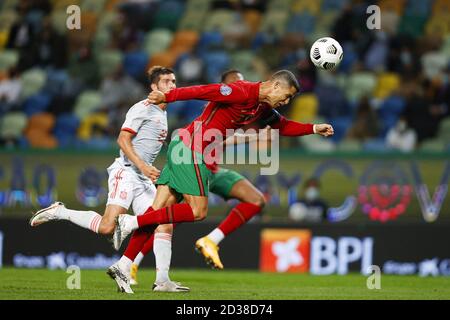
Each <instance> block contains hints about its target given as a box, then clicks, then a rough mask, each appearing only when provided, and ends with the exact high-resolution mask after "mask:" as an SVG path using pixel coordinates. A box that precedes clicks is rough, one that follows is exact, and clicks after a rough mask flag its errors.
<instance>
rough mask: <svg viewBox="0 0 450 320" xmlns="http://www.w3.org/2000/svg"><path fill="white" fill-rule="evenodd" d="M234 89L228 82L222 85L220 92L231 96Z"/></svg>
mask: <svg viewBox="0 0 450 320" xmlns="http://www.w3.org/2000/svg"><path fill="white" fill-rule="evenodd" d="M232 91H233V89H231V88H230V87H229V86H227V85H226V84H223V85H221V86H220V93H221V94H222V95H223V96H229V95H230V94H231V92H232Z"/></svg>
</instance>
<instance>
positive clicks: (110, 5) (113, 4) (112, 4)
mask: <svg viewBox="0 0 450 320" xmlns="http://www.w3.org/2000/svg"><path fill="white" fill-rule="evenodd" d="M123 2H125V0H108V2H107V3H106V4H105V10H106V12H111V11H113V10H115V9H116V8H117V6H118V5H120V4H121V3H123Z"/></svg>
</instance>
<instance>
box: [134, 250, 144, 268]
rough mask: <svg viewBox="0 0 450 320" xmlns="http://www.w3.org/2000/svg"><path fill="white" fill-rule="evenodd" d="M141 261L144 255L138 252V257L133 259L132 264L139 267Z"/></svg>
mask: <svg viewBox="0 0 450 320" xmlns="http://www.w3.org/2000/svg"><path fill="white" fill-rule="evenodd" d="M142 259H144V255H143V254H142V252H139V253H138V255H137V256H136V258H134V261H133V263H134V264H135V265H137V266H138V267H139V265H140V264H141V261H142Z"/></svg>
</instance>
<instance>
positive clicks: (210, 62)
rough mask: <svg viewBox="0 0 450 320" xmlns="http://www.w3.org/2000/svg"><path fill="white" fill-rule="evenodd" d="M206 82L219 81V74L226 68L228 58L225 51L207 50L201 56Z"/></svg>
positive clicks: (228, 63) (228, 61)
mask: <svg viewBox="0 0 450 320" xmlns="http://www.w3.org/2000/svg"><path fill="white" fill-rule="evenodd" d="M202 58H203V61H204V62H205V65H206V77H207V81H208V82H212V83H217V82H220V74H221V73H222V72H224V71H225V70H227V69H228V67H229V65H230V58H229V56H228V54H227V53H226V52H225V51H214V52H208V53H206V54H204V55H203V56H202Z"/></svg>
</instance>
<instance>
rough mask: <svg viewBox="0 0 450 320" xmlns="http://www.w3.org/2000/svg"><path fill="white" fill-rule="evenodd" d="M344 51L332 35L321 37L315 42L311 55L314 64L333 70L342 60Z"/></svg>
mask: <svg viewBox="0 0 450 320" xmlns="http://www.w3.org/2000/svg"><path fill="white" fill-rule="evenodd" d="M343 56H344V52H343V50H342V47H341V45H340V44H339V42H337V41H336V40H334V39H333V38H330V37H325V38H320V39H318V40H316V42H314V44H313V45H312V47H311V51H310V52H309V57H310V58H311V61H312V62H313V63H314V65H315V66H316V67H318V68H321V69H325V70H333V69H334V68H336V67H337V66H338V65H339V63H341V61H342V57H343Z"/></svg>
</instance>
